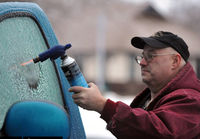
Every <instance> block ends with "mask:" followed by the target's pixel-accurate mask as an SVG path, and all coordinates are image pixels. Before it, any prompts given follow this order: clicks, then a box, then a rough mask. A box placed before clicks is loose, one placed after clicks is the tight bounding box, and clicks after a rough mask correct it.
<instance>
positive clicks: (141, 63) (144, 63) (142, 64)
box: [140, 57, 147, 66]
mask: <svg viewBox="0 0 200 139" xmlns="http://www.w3.org/2000/svg"><path fill="white" fill-rule="evenodd" d="M144 65H147V61H146V60H145V58H144V57H143V58H142V60H141V61H140V66H144Z"/></svg>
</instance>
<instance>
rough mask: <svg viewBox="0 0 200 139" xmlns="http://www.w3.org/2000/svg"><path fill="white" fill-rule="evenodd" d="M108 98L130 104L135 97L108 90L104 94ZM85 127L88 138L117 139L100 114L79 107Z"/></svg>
mask: <svg viewBox="0 0 200 139" xmlns="http://www.w3.org/2000/svg"><path fill="white" fill-rule="evenodd" d="M104 96H105V97H106V98H110V99H111V100H113V101H115V102H116V101H122V102H124V103H126V104H128V105H129V104H130V103H131V102H132V100H133V98H134V97H132V96H120V95H117V94H116V93H113V92H106V93H105V95H104ZM79 110H80V113H81V117H82V121H83V125H84V128H85V133H86V137H87V139H116V138H115V137H114V136H113V135H112V134H111V133H110V131H108V130H106V122H105V121H104V120H103V119H101V118H100V114H99V113H97V112H94V111H88V110H84V109H82V108H80V109H79Z"/></svg>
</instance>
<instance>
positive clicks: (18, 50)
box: [0, 17, 63, 127]
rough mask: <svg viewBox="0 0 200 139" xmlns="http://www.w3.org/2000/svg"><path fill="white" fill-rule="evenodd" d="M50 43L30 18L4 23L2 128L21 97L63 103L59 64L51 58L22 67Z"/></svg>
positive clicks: (0, 33) (0, 26)
mask: <svg viewBox="0 0 200 139" xmlns="http://www.w3.org/2000/svg"><path fill="white" fill-rule="evenodd" d="M46 49H48V48H47V45H46V43H45V40H44V38H43V36H42V33H41V31H40V29H39V28H38V25H37V24H36V23H35V21H34V20H33V19H32V18H29V17H13V18H7V19H4V20H3V21H1V22H0V67H1V68H0V103H1V104H0V111H1V112H0V127H1V126H2V123H3V119H4V117H5V114H6V112H7V110H8V108H9V107H10V106H11V105H12V104H13V103H15V102H16V101H19V100H45V101H51V102H55V103H57V104H60V105H63V101H62V96H61V89H60V86H59V82H58V78H57V75H56V71H55V67H54V65H53V63H52V62H51V61H50V60H47V61H45V62H42V63H37V64H29V65H27V66H21V65H20V64H21V63H23V62H26V61H29V60H30V59H32V58H34V57H36V56H38V54H39V53H41V52H43V51H45V50H46Z"/></svg>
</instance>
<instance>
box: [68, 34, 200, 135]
mask: <svg viewBox="0 0 200 139" xmlns="http://www.w3.org/2000/svg"><path fill="white" fill-rule="evenodd" d="M131 43H132V45H133V46H134V47H136V48H139V49H142V50H143V52H142V55H141V56H137V57H136V60H137V62H138V64H139V65H140V66H141V75H142V80H143V82H144V83H145V84H146V85H147V88H146V89H144V91H142V92H141V93H140V94H139V95H138V96H136V98H135V99H134V100H133V102H132V103H131V105H130V106H128V105H126V104H124V103H122V102H120V101H118V102H113V101H112V100H110V99H106V98H104V97H103V96H102V95H101V92H100V91H99V89H98V87H97V86H96V85H95V84H93V83H90V84H89V86H90V87H89V88H83V87H77V86H76V87H72V88H70V89H69V91H70V92H74V93H75V94H73V96H72V97H73V99H74V102H75V103H76V104H78V105H79V106H81V107H83V108H85V109H88V110H94V111H97V112H99V113H100V114H101V118H102V119H104V120H105V121H106V122H107V129H108V130H110V132H112V133H113V134H114V135H115V136H116V137H117V138H119V139H147V138H148V139H200V81H199V80H198V79H197V77H196V75H195V72H194V70H193V68H192V66H191V65H190V63H189V62H188V58H189V55H190V54H189V51H188V46H187V45H186V43H185V42H184V41H183V39H181V38H180V37H178V36H177V35H174V34H173V33H170V32H164V31H160V32H157V33H156V34H155V35H153V36H150V37H134V38H133V39H132V41H131ZM133 91H134V90H133Z"/></svg>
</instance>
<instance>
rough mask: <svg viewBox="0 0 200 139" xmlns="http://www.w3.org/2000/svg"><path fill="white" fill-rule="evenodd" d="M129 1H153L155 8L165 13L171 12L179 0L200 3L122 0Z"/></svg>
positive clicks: (175, 0)
mask: <svg viewBox="0 0 200 139" xmlns="http://www.w3.org/2000/svg"><path fill="white" fill-rule="evenodd" d="M122 1H127V2H136V3H142V2H151V3H152V4H153V6H155V8H157V9H158V10H159V11H160V12H162V13H163V14H167V13H168V12H170V8H171V7H173V6H176V4H177V1H179V4H180V2H189V3H190V4H191V3H195V4H199V0H122Z"/></svg>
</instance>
